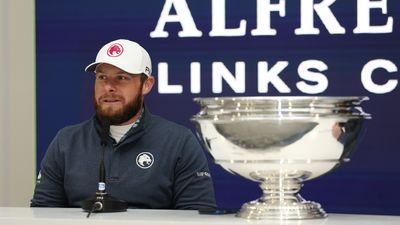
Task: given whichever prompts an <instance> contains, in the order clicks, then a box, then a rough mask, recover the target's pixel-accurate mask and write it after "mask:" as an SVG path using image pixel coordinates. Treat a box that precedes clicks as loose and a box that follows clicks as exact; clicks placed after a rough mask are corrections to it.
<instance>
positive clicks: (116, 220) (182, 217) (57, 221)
mask: <svg viewBox="0 0 400 225" xmlns="http://www.w3.org/2000/svg"><path fill="white" fill-rule="evenodd" d="M86 215H87V213H85V212H83V211H82V210H81V209H79V208H28V207H27V208H19V207H0V225H14V224H18V225H23V224H30V225H35V224H43V225H46V224H49V225H64V224H68V225H79V224H135V225H141V224H143V225H144V224H145V225H149V224H150V225H151V224H169V225H171V224H187V225H190V224H201V225H206V224H218V225H224V224H226V225H228V224H229V225H232V224H247V225H249V224H296V225H300V224H312V225H316V224H318V225H332V224H340V225H368V224H380V225H392V224H393V225H400V216H377V215H354V214H329V215H328V217H327V218H325V219H313V220H287V221H284V220H282V221H280V220H246V219H242V218H238V217H235V215H234V214H226V215H200V214H199V213H198V212H197V211H192V210H185V211H184V210H149V209H128V211H127V212H121V213H97V214H96V213H95V214H92V215H91V216H90V218H86Z"/></svg>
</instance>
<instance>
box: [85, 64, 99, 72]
mask: <svg viewBox="0 0 400 225" xmlns="http://www.w3.org/2000/svg"><path fill="white" fill-rule="evenodd" d="M99 64H100V63H99V62H94V63H90V64H89V65H88V66H87V67H86V68H85V71H86V72H95V71H96V67H97V65H99Z"/></svg>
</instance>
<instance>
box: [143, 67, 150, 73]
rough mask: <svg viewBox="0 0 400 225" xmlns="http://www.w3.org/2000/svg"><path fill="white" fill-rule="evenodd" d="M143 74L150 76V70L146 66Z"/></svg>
mask: <svg viewBox="0 0 400 225" xmlns="http://www.w3.org/2000/svg"><path fill="white" fill-rule="evenodd" d="M144 73H145V74H148V75H150V68H149V67H147V66H146V68H145V69H144Z"/></svg>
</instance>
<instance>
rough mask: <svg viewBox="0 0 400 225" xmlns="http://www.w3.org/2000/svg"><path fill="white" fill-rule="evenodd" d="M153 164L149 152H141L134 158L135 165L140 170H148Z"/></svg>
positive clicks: (152, 157)
mask: <svg viewBox="0 0 400 225" xmlns="http://www.w3.org/2000/svg"><path fill="white" fill-rule="evenodd" d="M153 162H154V156H153V154H151V153H150V152H141V153H139V155H137V156H136V164H137V165H138V167H140V168H142V169H147V168H150V167H151V166H152V165H153Z"/></svg>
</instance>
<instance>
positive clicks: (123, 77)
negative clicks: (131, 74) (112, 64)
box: [118, 76, 129, 80]
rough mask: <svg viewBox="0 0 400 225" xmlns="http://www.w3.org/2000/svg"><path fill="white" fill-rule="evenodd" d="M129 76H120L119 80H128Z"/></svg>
mask: <svg viewBox="0 0 400 225" xmlns="http://www.w3.org/2000/svg"><path fill="white" fill-rule="evenodd" d="M128 79H129V78H128V77H126V76H119V77H118V80H128Z"/></svg>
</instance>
